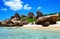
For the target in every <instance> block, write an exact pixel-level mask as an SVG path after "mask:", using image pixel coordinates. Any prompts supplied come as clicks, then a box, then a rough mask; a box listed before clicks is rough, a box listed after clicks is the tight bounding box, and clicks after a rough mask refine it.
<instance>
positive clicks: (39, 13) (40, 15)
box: [36, 11, 43, 19]
mask: <svg viewBox="0 0 60 39" xmlns="http://www.w3.org/2000/svg"><path fill="white" fill-rule="evenodd" d="M42 16H43V13H42V12H40V11H37V16H36V19H38V18H39V17H42Z"/></svg>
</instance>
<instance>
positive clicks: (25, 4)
mask: <svg viewBox="0 0 60 39" xmlns="http://www.w3.org/2000/svg"><path fill="white" fill-rule="evenodd" d="M37 10H40V11H41V12H43V14H50V13H53V12H60V0H0V20H5V19H9V18H10V17H11V16H13V15H14V14H15V12H19V14H20V15H22V14H25V15H27V14H28V12H33V13H34V14H36V11H37Z"/></svg>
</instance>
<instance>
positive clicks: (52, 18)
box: [36, 14, 58, 24]
mask: <svg viewBox="0 0 60 39" xmlns="http://www.w3.org/2000/svg"><path fill="white" fill-rule="evenodd" d="M57 18H58V15H57V14H56V15H50V16H43V17H39V18H38V19H37V20H36V24H42V23H45V22H50V24H55V23H56V21H57Z"/></svg>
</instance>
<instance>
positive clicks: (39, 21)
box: [36, 16, 48, 24]
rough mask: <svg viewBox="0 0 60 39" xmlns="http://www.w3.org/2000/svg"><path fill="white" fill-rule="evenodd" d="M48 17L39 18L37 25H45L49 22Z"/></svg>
mask: <svg viewBox="0 0 60 39" xmlns="http://www.w3.org/2000/svg"><path fill="white" fill-rule="evenodd" d="M47 19H48V17H44V16H43V17H39V18H38V19H37V20H36V24H42V23H45V22H46V21H47Z"/></svg>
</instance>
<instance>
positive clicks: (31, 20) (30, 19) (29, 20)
mask: <svg viewBox="0 0 60 39" xmlns="http://www.w3.org/2000/svg"><path fill="white" fill-rule="evenodd" d="M27 21H28V22H29V23H31V22H34V21H35V19H33V18H27Z"/></svg>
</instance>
